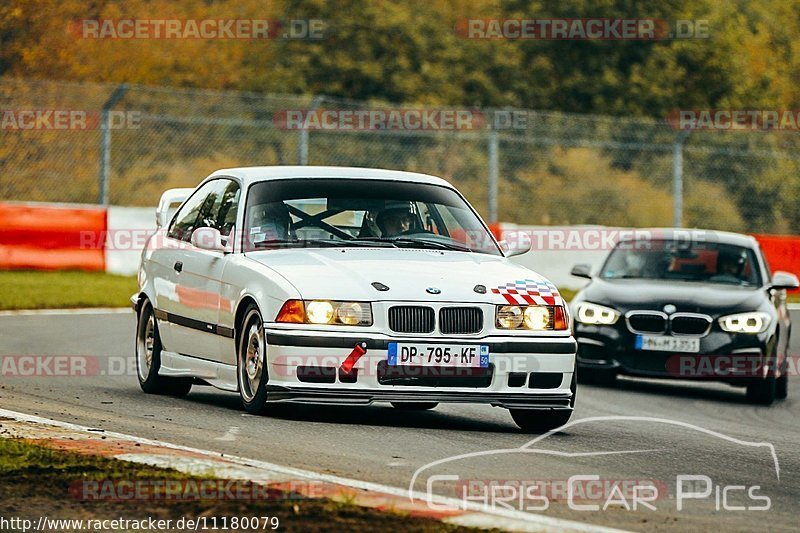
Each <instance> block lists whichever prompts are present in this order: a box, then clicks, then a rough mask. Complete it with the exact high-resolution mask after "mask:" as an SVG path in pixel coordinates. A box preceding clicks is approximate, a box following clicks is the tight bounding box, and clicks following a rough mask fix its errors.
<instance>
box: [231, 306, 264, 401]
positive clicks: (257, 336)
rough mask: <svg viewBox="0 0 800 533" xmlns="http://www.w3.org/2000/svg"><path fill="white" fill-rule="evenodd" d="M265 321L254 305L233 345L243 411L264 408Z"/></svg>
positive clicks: (246, 313)
mask: <svg viewBox="0 0 800 533" xmlns="http://www.w3.org/2000/svg"><path fill="white" fill-rule="evenodd" d="M263 325H264V322H263V320H262V319H261V313H260V312H259V310H258V308H257V307H256V306H254V305H250V306H249V307H248V308H247V309H246V310H245V312H244V318H243V320H242V323H241V324H240V331H241V334H240V335H239V342H238V345H237V347H236V377H237V381H238V384H239V396H240V398H241V400H242V406H243V407H244V409H245V411H247V412H248V413H250V414H254V415H263V414H264V413H265V412H266V411H267V381H269V375H268V373H267V358H266V356H267V344H266V339H265V336H264V328H263Z"/></svg>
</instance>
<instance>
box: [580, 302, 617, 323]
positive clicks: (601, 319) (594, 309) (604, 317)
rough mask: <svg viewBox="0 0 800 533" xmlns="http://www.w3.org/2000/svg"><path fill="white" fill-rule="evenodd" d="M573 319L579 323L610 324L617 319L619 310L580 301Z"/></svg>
mask: <svg viewBox="0 0 800 533" xmlns="http://www.w3.org/2000/svg"><path fill="white" fill-rule="evenodd" d="M575 320H577V321H578V322H580V323H581V324H596V325H598V324H599V325H611V324H614V323H615V322H616V321H617V320H619V312H618V311H617V310H615V309H611V308H610V307H606V306H604V305H598V304H593V303H590V302H581V303H579V304H578V306H577V308H576V310H575Z"/></svg>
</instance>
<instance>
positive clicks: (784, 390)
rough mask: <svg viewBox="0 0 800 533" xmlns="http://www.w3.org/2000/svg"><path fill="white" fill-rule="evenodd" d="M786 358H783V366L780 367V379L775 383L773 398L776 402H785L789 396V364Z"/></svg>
mask: <svg viewBox="0 0 800 533" xmlns="http://www.w3.org/2000/svg"><path fill="white" fill-rule="evenodd" d="M787 358H788V356H787ZM787 358H784V360H783V365H781V377H779V378H778V379H777V380H776V381H775V398H777V399H778V400H785V399H786V397H787V396H788V395H789V362H788V360H787Z"/></svg>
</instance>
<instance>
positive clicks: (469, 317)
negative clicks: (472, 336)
mask: <svg viewBox="0 0 800 533" xmlns="http://www.w3.org/2000/svg"><path fill="white" fill-rule="evenodd" d="M482 329H483V311H481V309H480V308H478V307H443V308H442V309H441V310H440V311H439V330H440V331H441V332H442V333H444V334H455V335H466V334H469V333H478V332H479V331H480V330H482Z"/></svg>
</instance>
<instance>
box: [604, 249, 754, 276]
mask: <svg viewBox="0 0 800 533" xmlns="http://www.w3.org/2000/svg"><path fill="white" fill-rule="evenodd" d="M600 277H601V278H603V279H620V278H638V279H660V280H677V281H695V282H706V283H727V284H733V285H760V283H761V276H760V274H759V266H758V262H757V261H756V256H755V253H754V252H753V250H751V249H749V248H744V247H741V246H735V245H732V244H722V243H714V242H691V243H690V242H685V241H676V240H639V241H623V242H621V243H620V244H618V245H617V247H616V248H614V250H613V251H612V252H611V254H610V255H609V256H608V259H607V260H606V262H605V265H603V269H602V271H601V272H600Z"/></svg>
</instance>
